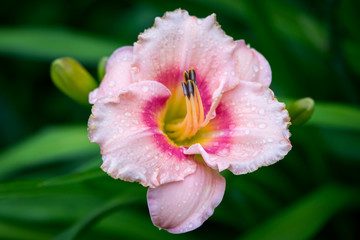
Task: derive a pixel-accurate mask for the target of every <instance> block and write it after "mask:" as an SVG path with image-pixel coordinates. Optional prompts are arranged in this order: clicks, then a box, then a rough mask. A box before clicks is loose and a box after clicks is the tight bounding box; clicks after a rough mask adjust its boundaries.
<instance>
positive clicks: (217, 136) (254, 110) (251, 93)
mask: <svg viewBox="0 0 360 240" xmlns="http://www.w3.org/2000/svg"><path fill="white" fill-rule="evenodd" d="M229 113H230V114H229ZM289 120H290V119H289V114H288V112H287V111H286V110H285V104H283V103H279V102H278V101H277V100H276V98H274V94H273V92H272V91H271V90H270V89H269V88H267V87H264V86H263V85H262V84H260V83H256V82H246V81H241V82H240V83H239V85H238V86H237V87H235V88H234V89H232V90H230V91H228V92H226V93H224V95H223V97H222V99H221V103H220V105H219V107H218V108H217V116H216V118H215V119H214V120H213V121H217V122H215V123H216V125H217V126H218V129H217V130H214V132H213V133H212V136H213V139H211V141H210V143H209V144H207V145H206V146H201V145H200V144H195V145H192V146H190V147H189V149H187V150H186V151H185V154H201V155H202V157H203V158H204V160H205V162H206V163H207V164H208V165H209V166H210V167H212V168H214V169H218V170H219V171H222V170H224V169H229V170H231V171H232V172H233V173H234V174H244V173H247V172H252V171H255V170H256V169H258V168H259V167H261V166H266V165H270V164H273V163H275V162H276V161H278V160H280V159H282V158H283V157H284V156H285V155H286V154H287V153H288V152H289V151H290V149H291V144H290V141H289V137H290V133H289V130H288V126H289V124H290V122H289ZM220 123H221V124H220ZM221 136H227V137H226V138H225V139H226V142H225V143H224V141H219V140H221Z"/></svg>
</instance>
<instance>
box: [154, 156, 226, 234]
mask: <svg viewBox="0 0 360 240" xmlns="http://www.w3.org/2000/svg"><path fill="white" fill-rule="evenodd" d="M224 192H225V179H224V178H223V177H222V176H221V175H220V174H219V173H218V172H217V171H215V170H213V169H211V168H209V167H208V166H206V164H204V163H198V166H197V168H196V172H195V173H193V174H191V175H189V176H187V177H186V178H185V180H184V181H179V182H173V183H168V184H165V185H161V186H160V187H157V188H151V189H149V190H148V194H147V199H148V205H149V210H150V215H151V219H152V221H153V223H154V225H156V226H158V227H159V228H163V229H166V230H167V231H169V232H171V233H182V232H188V231H191V230H194V229H196V228H198V227H199V226H201V224H203V222H204V221H205V220H206V219H208V218H209V217H210V216H211V215H212V214H213V212H214V209H215V208H216V207H217V206H218V205H219V203H220V202H221V200H222V198H223V195H224Z"/></svg>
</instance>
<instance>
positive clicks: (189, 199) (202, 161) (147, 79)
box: [88, 10, 291, 233]
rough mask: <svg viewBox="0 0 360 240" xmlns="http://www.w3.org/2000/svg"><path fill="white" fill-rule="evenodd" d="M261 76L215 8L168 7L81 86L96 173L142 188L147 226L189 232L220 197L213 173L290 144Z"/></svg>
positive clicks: (264, 160) (254, 163) (250, 52)
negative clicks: (86, 95) (87, 87)
mask: <svg viewBox="0 0 360 240" xmlns="http://www.w3.org/2000/svg"><path fill="white" fill-rule="evenodd" d="M270 82H271V70H270V66H269V64H268V62H267V61H266V60H265V58H264V57H263V56H262V55H261V54H260V53H258V52H257V51H256V50H254V49H252V48H250V47H248V46H247V45H246V44H245V42H244V41H243V40H239V41H234V40H233V39H232V38H231V37H229V36H227V35H226V34H225V33H224V32H223V31H222V30H221V28H220V26H219V24H218V23H217V22H216V20H215V14H212V15H210V16H208V17H206V18H204V19H199V18H196V17H194V16H189V14H188V12H186V11H184V10H176V11H174V12H167V13H166V14H165V15H164V16H163V17H162V18H156V19H155V24H154V26H153V27H152V28H150V29H148V30H146V31H145V32H144V33H142V34H140V36H139V40H138V42H136V43H135V44H134V46H132V47H130V46H129V47H122V48H120V49H118V50H116V51H115V52H114V53H113V54H112V56H111V57H110V59H109V61H108V63H107V66H106V75H105V77H104V79H103V81H102V83H101V85H100V87H99V88H98V89H96V90H94V91H93V92H91V93H90V103H91V104H94V106H93V108H92V114H91V116H90V119H89V130H88V131H89V138H90V141H91V142H96V143H98V144H99V145H100V148H101V154H102V158H103V165H102V166H101V167H102V169H103V170H104V171H105V172H107V173H108V174H109V175H110V176H112V177H113V178H116V179H117V178H119V179H122V180H125V181H130V182H135V181H136V182H139V183H140V184H142V185H143V186H146V187H149V189H148V194H147V199H148V206H149V210H150V215H151V219H152V221H153V223H154V225H156V226H158V227H159V228H163V229H166V230H167V231H169V232H171V233H182V232H187V231H191V230H193V229H196V228H197V227H199V226H200V225H201V224H202V223H203V222H204V221H205V220H206V219H208V218H209V217H210V216H211V215H212V214H213V212H214V209H215V207H217V206H218V205H219V203H220V202H221V200H222V198H223V195H224V191H225V179H224V178H223V177H222V176H221V175H220V173H219V172H221V171H223V170H225V169H229V170H230V171H231V172H233V173H234V174H237V175H238V174H245V173H248V172H252V171H255V170H256V169H258V168H259V167H261V166H267V165H270V164H273V163H275V162H276V161H278V160H280V159H282V158H283V157H284V156H285V155H286V154H287V153H288V152H289V151H290V149H291V144H290V141H289V137H290V134H289V131H288V126H289V124H290V123H289V121H290V120H289V115H288V112H287V111H286V110H285V105H284V104H283V103H279V102H278V101H277V100H276V98H274V94H273V92H272V91H271V90H270V89H269V85H270Z"/></svg>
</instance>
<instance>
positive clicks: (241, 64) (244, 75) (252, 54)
mask: <svg viewBox="0 0 360 240" xmlns="http://www.w3.org/2000/svg"><path fill="white" fill-rule="evenodd" d="M236 43H237V45H238V48H237V49H236V54H235V55H236V62H237V73H238V75H239V76H240V79H241V80H243V81H250V82H258V83H261V84H263V85H264V86H266V87H269V86H270V83H271V68H270V65H269V63H268V61H267V60H266V59H265V58H264V57H263V55H261V54H260V53H259V52H258V51H256V50H255V49H253V48H250V47H249V46H248V45H246V44H245V41H244V40H238V41H236Z"/></svg>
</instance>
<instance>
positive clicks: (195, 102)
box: [165, 69, 204, 142]
mask: <svg viewBox="0 0 360 240" xmlns="http://www.w3.org/2000/svg"><path fill="white" fill-rule="evenodd" d="M184 79H185V81H183V82H181V86H182V88H183V92H184V96H185V102H186V115H185V118H183V119H175V120H173V121H172V122H171V123H169V124H167V125H166V126H165V130H166V131H167V132H168V136H169V137H170V138H171V139H173V140H175V141H178V142H181V141H184V140H185V139H189V138H191V137H192V136H194V135H195V134H196V132H197V131H198V130H199V129H200V128H201V127H202V124H203V122H204V108H203V104H202V101H201V96H200V92H199V89H198V86H197V82H196V74H195V70H194V69H190V70H189V72H187V71H185V72H184Z"/></svg>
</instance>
